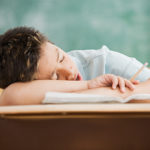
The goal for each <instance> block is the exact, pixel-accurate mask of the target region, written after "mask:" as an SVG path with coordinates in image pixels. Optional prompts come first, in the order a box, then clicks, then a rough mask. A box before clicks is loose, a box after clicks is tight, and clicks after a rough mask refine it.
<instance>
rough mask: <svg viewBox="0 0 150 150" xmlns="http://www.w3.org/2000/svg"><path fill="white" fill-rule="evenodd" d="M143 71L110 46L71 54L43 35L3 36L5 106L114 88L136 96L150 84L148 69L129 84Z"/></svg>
mask: <svg viewBox="0 0 150 150" xmlns="http://www.w3.org/2000/svg"><path fill="white" fill-rule="evenodd" d="M141 66H142V63H140V62H139V61H137V60H136V59H135V58H131V57H128V56H125V55H123V54H120V53H117V52H114V51H111V50H109V49H108V48H107V47H106V46H103V47H102V48H101V49H99V50H73V51H71V52H68V53H66V52H65V51H63V50H62V49H61V48H59V47H58V46H56V45H54V44H53V43H52V42H50V41H49V40H48V39H47V37H46V36H44V35H43V34H42V33H40V32H39V31H37V30H35V29H33V28H29V27H17V28H14V29H10V30H8V31H7V32H6V33H4V34H3V35H0V88H4V89H5V90H4V92H3V93H2V95H1V97H0V104H1V105H13V104H40V103H41V101H42V99H43V97H44V94H45V93H46V92H47V91H59V92H76V91H82V90H87V89H92V88H100V87H106V86H112V89H116V88H117V87H118V88H119V89H120V92H122V93H124V92H125V88H126V87H127V88H128V89H130V90H134V84H138V83H139V81H146V80H147V79H148V78H150V70H149V69H148V68H145V69H144V70H143V71H142V73H141V74H140V75H139V76H138V77H137V80H134V81H132V82H131V81H130V80H129V79H130V78H131V77H132V76H133V74H135V72H136V71H137V70H138V69H139V68H140V67H141ZM138 80H139V81H138Z"/></svg>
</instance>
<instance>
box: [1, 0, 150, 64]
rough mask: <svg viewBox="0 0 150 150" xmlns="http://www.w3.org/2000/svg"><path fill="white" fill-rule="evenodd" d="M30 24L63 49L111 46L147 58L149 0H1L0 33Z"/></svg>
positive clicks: (149, 48)
mask: <svg viewBox="0 0 150 150" xmlns="http://www.w3.org/2000/svg"><path fill="white" fill-rule="evenodd" d="M23 25H26V26H33V27H35V28H37V29H39V30H40V31H41V32H43V33H44V34H45V35H47V36H48V37H49V39H50V40H51V41H53V42H54V43H55V44H56V45H58V46H60V47H61V48H63V49H64V50H65V51H69V50H71V49H92V48H93V49H98V48H100V47H101V46H102V45H107V46H108V47H109V48H110V49H112V50H115V51H118V52H122V53H124V54H127V55H129V56H132V57H133V56H134V57H136V58H137V59H139V60H140V61H142V62H143V63H144V62H145V61H149V59H150V54H149V50H150V1H149V0H24V1H23V0H11V1H10V0H0V33H3V32H4V31H6V30H7V29H9V28H12V27H16V26H23Z"/></svg>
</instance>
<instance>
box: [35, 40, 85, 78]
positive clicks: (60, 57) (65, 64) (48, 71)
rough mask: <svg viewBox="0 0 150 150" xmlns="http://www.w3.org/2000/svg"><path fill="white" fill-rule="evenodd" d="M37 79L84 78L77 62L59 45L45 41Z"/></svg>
mask: <svg viewBox="0 0 150 150" xmlns="http://www.w3.org/2000/svg"><path fill="white" fill-rule="evenodd" d="M41 53H42V55H41V58H40V59H39V62H38V72H37V74H36V79H37V80H82V76H81V74H80V73H79V71H78V69H77V67H76V65H75V63H74V62H73V61H72V59H71V58H70V56H69V55H68V54H67V53H65V52H64V51H63V50H61V49H60V48H59V47H57V46H55V45H53V44H51V43H50V42H45V43H44V44H43V45H42V46H41Z"/></svg>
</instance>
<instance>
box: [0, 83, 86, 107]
mask: <svg viewBox="0 0 150 150" xmlns="http://www.w3.org/2000/svg"><path fill="white" fill-rule="evenodd" d="M86 89H88V84H87V81H66V80H34V81H31V82H25V83H23V82H18V83H13V84H11V85H10V86H8V87H7V88H6V89H5V90H4V91H3V93H2V95H1V96H0V105H30V104H40V103H41V101H42V100H43V99H44V96H45V93H46V92H48V91H56V92H57V91H59V92H75V91H80V90H86Z"/></svg>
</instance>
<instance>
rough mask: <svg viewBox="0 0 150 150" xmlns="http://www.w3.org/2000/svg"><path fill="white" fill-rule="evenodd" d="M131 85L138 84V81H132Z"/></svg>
mask: <svg viewBox="0 0 150 150" xmlns="http://www.w3.org/2000/svg"><path fill="white" fill-rule="evenodd" d="M131 82H132V83H133V84H139V83H140V81H139V80H134V81H131Z"/></svg>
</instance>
